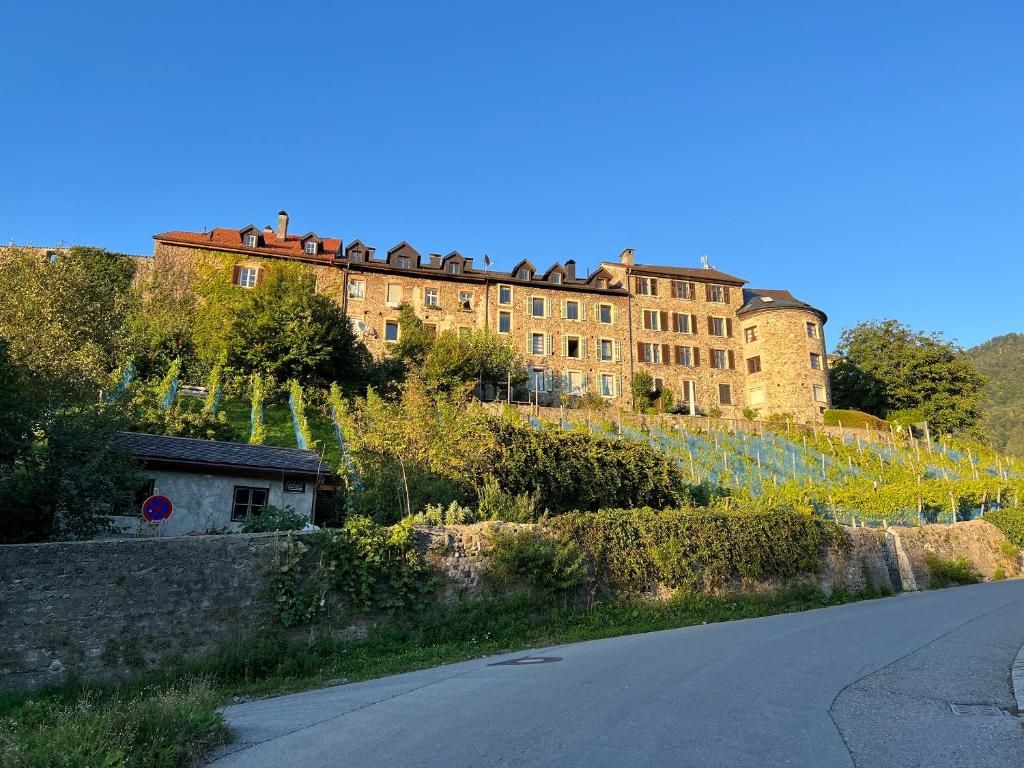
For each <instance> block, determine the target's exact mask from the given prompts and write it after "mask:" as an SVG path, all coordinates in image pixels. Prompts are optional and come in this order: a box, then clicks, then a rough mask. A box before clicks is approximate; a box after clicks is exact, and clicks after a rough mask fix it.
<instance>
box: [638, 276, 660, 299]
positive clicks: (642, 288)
mask: <svg viewBox="0 0 1024 768" xmlns="http://www.w3.org/2000/svg"><path fill="white" fill-rule="evenodd" d="M636 292H637V293H639V294H640V295H641V296H657V295H658V278H656V277H638V278H637V279H636Z"/></svg>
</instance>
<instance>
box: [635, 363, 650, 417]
mask: <svg viewBox="0 0 1024 768" xmlns="http://www.w3.org/2000/svg"><path fill="white" fill-rule="evenodd" d="M631 391H632V393H633V410H635V411H636V412H637V413H650V412H651V411H652V410H654V397H655V392H654V377H653V376H651V374H650V373H648V372H647V371H645V370H644V369H643V368H641V369H640V370H639V371H637V372H636V373H634V374H633V381H632V385H631Z"/></svg>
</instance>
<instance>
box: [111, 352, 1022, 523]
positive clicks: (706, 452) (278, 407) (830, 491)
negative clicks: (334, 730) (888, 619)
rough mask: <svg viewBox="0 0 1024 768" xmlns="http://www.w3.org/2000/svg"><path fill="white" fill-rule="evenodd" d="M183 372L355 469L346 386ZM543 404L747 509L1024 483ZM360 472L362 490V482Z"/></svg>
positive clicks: (930, 451)
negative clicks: (644, 451)
mask: <svg viewBox="0 0 1024 768" xmlns="http://www.w3.org/2000/svg"><path fill="white" fill-rule="evenodd" d="M177 375H178V372H177V370H176V369H175V367H174V366H172V367H171V369H170V370H169V371H168V373H167V375H166V376H165V378H164V380H163V381H162V382H161V383H160V384H159V386H158V387H157V391H156V392H155V394H154V396H153V397H154V399H155V401H156V402H159V403H160V405H161V407H163V408H169V407H171V405H172V404H177V407H179V408H182V409H185V410H201V409H205V410H206V411H207V412H209V413H213V414H217V413H222V414H223V418H225V419H226V421H227V423H228V424H229V425H230V426H231V428H232V431H233V432H234V433H235V439H238V440H244V441H248V442H253V443H265V444H268V445H276V446H280V447H287V448H309V449H311V450H315V451H316V452H317V453H319V454H320V455H321V456H323V458H324V460H325V461H326V463H327V464H328V465H329V466H331V467H335V468H338V469H339V471H341V472H342V473H343V474H347V475H350V476H351V475H352V469H351V467H352V463H351V461H350V460H349V458H348V457H347V456H346V455H345V449H344V445H345V439H344V433H343V429H342V426H341V425H340V424H339V420H338V419H336V418H335V414H341V413H342V412H344V411H345V410H346V406H345V404H344V403H343V402H342V398H341V395H340V393H339V391H338V390H337V388H336V387H332V388H331V390H330V392H329V393H327V392H321V391H315V392H304V391H303V389H302V387H300V386H299V385H298V384H297V383H295V382H292V383H291V384H290V385H288V386H287V387H284V388H281V387H278V388H276V389H274V390H273V391H268V387H267V385H266V382H265V381H264V380H262V379H261V378H260V377H258V376H254V377H253V378H251V379H250V381H249V382H247V385H246V386H242V387H238V386H237V385H236V388H235V389H234V390H232V389H230V388H224V387H223V385H222V382H221V378H220V372H219V370H218V369H215V370H214V371H213V373H212V374H211V376H210V380H209V382H208V383H207V386H205V387H196V386H179V384H178V381H177V378H176V377H177ZM122 388H123V381H122ZM307 399H308V400H309V403H307ZM542 410H543V411H544V413H543V414H542V413H541V411H540V410H536V409H535V410H533V411H516V413H517V414H518V415H519V417H520V418H521V419H522V420H523V421H524V422H525V423H527V424H529V425H530V426H532V427H534V428H536V429H543V430H585V431H589V432H590V433H592V434H594V435H597V436H600V437H604V438H607V439H612V440H636V441H640V442H645V443H648V444H650V445H651V446H653V447H655V448H656V449H658V450H659V451H662V452H663V453H665V454H666V455H667V456H669V457H670V458H671V459H672V460H673V461H675V463H676V464H677V465H678V466H679V467H680V468H681V469H682V471H683V473H684V475H685V476H686V477H687V478H688V480H689V482H690V483H692V484H693V485H695V486H702V487H703V488H705V489H706V490H707V491H708V492H709V494H710V495H711V496H713V497H715V498H718V499H720V500H721V503H723V504H725V505H726V506H730V505H731V506H734V507H735V508H757V509H782V508H791V509H797V510H801V511H804V512H807V513H809V514H815V515H820V516H824V517H828V518H830V519H833V520H836V521H837V522H840V523H844V524H853V525H858V524H859V525H882V524H898V525H916V524H923V523H934V522H945V523H950V522H956V521H962V520H968V519H972V518H974V517H978V516H981V515H984V513H985V512H986V511H988V510H991V509H996V508H1000V507H1009V506H1018V501H1019V497H1020V495H1021V492H1022V491H1024V472H1022V468H1021V466H1020V464H1019V461H1018V460H1015V459H1013V458H1012V457H1008V456H1005V455H1002V454H999V453H997V452H995V451H993V450H992V449H990V448H988V447H986V446H983V445H981V444H979V443H974V442H967V441H962V440H956V439H950V438H943V439H941V440H938V441H926V440H919V439H914V438H912V437H908V436H905V435H903V436H900V435H897V434H895V433H886V432H876V431H866V430H845V431H844V430H842V429H841V428H840V429H838V430H837V429H835V428H831V427H820V426H819V427H809V426H795V425H787V424H785V423H782V424H777V425H776V424H773V425H772V428H771V429H769V428H768V427H767V426H766V425H765V424H758V423H752V422H744V423H732V424H727V423H724V422H714V421H712V420H710V419H708V420H706V421H705V420H704V419H688V418H686V417H671V416H666V417H643V416H632V415H623V414H618V415H616V417H615V418H608V414H607V413H605V412H600V411H598V412H592V413H591V412H585V411H581V410H559V409H542ZM343 421H344V420H343ZM350 479H351V480H352V481H353V484H354V487H357V488H358V487H359V482H358V481H359V478H355V477H350Z"/></svg>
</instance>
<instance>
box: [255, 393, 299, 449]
mask: <svg viewBox="0 0 1024 768" xmlns="http://www.w3.org/2000/svg"><path fill="white" fill-rule="evenodd" d="M263 421H264V423H265V424H266V428H267V439H266V441H265V443H266V445H276V446H278V447H279V448H295V447H297V445H298V444H297V443H296V442H295V427H294V426H292V412H291V410H289V408H288V403H287V401H285V402H280V403H266V404H265V405H264V407H263ZM246 434H248V433H246Z"/></svg>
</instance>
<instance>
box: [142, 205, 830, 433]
mask: <svg viewBox="0 0 1024 768" xmlns="http://www.w3.org/2000/svg"><path fill="white" fill-rule="evenodd" d="M154 239H155V241H156V244H155V248H154V257H155V259H156V260H157V261H158V262H161V261H164V262H168V263H167V264H166V265H160V264H159V263H158V264H157V266H166V268H169V269H175V268H181V267H187V265H188V264H189V263H193V262H196V261H210V260H213V259H216V260H219V261H221V262H223V260H225V259H227V260H229V261H230V263H231V267H232V268H231V270H230V275H231V278H230V279H231V280H232V282H233V283H234V284H235V285H236V286H238V287H239V288H240V289H245V288H251V287H253V286H256V285H258V284H259V282H260V280H261V274H262V272H261V270H262V269H264V268H265V266H266V260H267V259H284V260H288V261H292V262H301V263H303V264H306V265H308V267H309V269H310V271H311V272H312V273H313V274H315V276H316V286H317V290H318V291H320V292H323V293H326V294H329V295H330V296H332V297H333V298H334V299H335V300H336V301H337V302H338V303H339V304H340V305H341V306H342V308H343V310H344V311H345V313H346V314H347V315H348V316H349V317H350V318H351V320H352V323H353V326H354V327H355V329H356V331H357V333H359V335H360V336H361V337H362V339H363V341H364V342H365V343H366V345H367V347H368V348H369V349H370V351H371V352H372V353H373V354H375V355H378V356H379V355H382V354H384V353H385V352H386V350H387V348H388V345H389V344H391V343H394V342H395V341H397V340H398V335H399V333H400V328H399V323H398V316H399V310H400V307H401V306H402V305H410V306H411V307H413V309H414V310H415V311H416V313H417V315H418V316H419V317H420V318H422V320H423V321H424V323H426V324H427V325H428V326H430V327H433V328H434V329H435V330H436V331H437V332H442V331H445V330H456V331H461V330H463V329H467V330H469V329H474V328H476V329H481V328H489V329H491V330H492V331H494V332H496V333H498V334H500V335H502V336H504V337H506V338H507V339H508V340H509V342H510V343H512V344H513V345H515V346H516V347H517V348H518V349H519V350H520V351H521V352H522V353H523V356H524V358H525V360H526V362H527V365H528V366H529V369H530V384H529V389H530V392H531V394H532V397H533V398H535V399H537V400H539V401H540V402H541V403H544V402H545V401H548V402H550V401H553V400H554V399H555V395H556V393H558V392H560V391H566V392H569V393H570V394H577V395H582V394H586V393H596V394H597V395H599V396H601V397H603V398H606V399H607V400H609V401H611V402H613V403H614V404H616V405H619V406H621V407H629V405H630V382H631V380H632V376H633V375H634V374H635V373H636V372H637V371H638V370H640V369H645V370H647V371H649V372H650V374H651V375H652V376H653V377H654V380H655V383H656V386H657V387H658V388H668V389H671V390H672V391H673V393H674V395H675V401H676V402H677V403H686V404H687V405H688V406H689V408H690V410H691V412H693V413H701V414H705V413H708V412H716V411H717V410H719V409H720V410H721V412H722V415H724V416H739V415H740V414H741V412H742V411H743V409H744V408H747V407H750V408H755V409H757V410H758V411H759V412H760V414H761V416H767V415H770V414H776V413H788V414H792V415H793V416H794V417H795V418H797V419H798V420H801V421H811V420H818V419H820V414H821V412H822V411H823V410H824V409H825V408H826V407H828V403H829V387H828V374H827V371H826V361H825V335H824V324H825V321H826V317H825V313H824V312H822V311H821V310H819V309H815V308H814V307H812V306H810V305H809V304H805V303H804V302H802V301H798V300H797V299H795V298H794V297H793V296H792V295H790V294H789V293H788V292H786V291H779V290H761V289H751V288H746V287H744V286H745V284H746V281H744V280H742V279H740V278H738V277H734V276H732V275H728V274H726V273H724V272H720V271H718V270H716V269H712V268H710V267H708V266H707V265H705V266H704V267H702V268H687V267H670V266H652V265H645V264H637V263H635V261H634V257H633V251H632V250H631V249H626V250H624V251H623V252H622V254H621V255H620V257H619V259H618V261H614V262H602V263H601V265H600V267H599V268H598V269H597V270H596V271H594V272H592V273H590V274H588V275H586V276H583V275H578V274H577V272H576V264H575V262H574V261H566V262H565V263H564V264H554V265H552V266H550V267H548V268H547V269H544V270H541V269H540V268H539V267H538V266H537V265H535V264H534V263H532V262H531V261H529V260H528V259H524V260H522V261H521V262H519V263H518V264H516V265H515V267H513V269H512V270H511V271H510V272H499V271H495V270H492V269H490V268H489V266H488V265H486V264H484V265H480V264H476V263H474V259H473V258H472V257H469V256H463V255H462V254H460V253H458V252H457V251H452V252H451V253H449V254H447V255H441V254H433V253H432V254H429V255H427V256H426V257H423V256H422V255H421V254H420V253H419V252H418V251H417V250H416V249H415V248H413V247H412V246H411V245H409V244H408V243H405V242H402V243H399V244H398V245H396V246H395V247H393V248H391V249H390V250H389V251H388V252H387V253H386V254H384V255H383V256H378V255H377V254H376V251H375V249H373V248H371V247H369V246H367V245H365V244H363V243H362V242H360V241H359V240H353V241H351V242H349V243H347V244H346V243H343V242H342V241H341V240H339V239H336V238H325V237H320V236H318V235H316V234H315V233H313V232H309V233H306V234H304V235H297V234H291V233H289V232H288V215H287V214H286V213H284V212H283V211H282V212H281V213H280V214H279V215H278V225H277V228H276V229H274V228H271V227H266V228H265V229H259V228H257V227H255V226H251V225H250V226H247V227H242V228H240V229H225V228H216V229H213V230H212V231H209V232H185V231H174V232H164V233H162V234H159V235H155V236H154Z"/></svg>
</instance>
